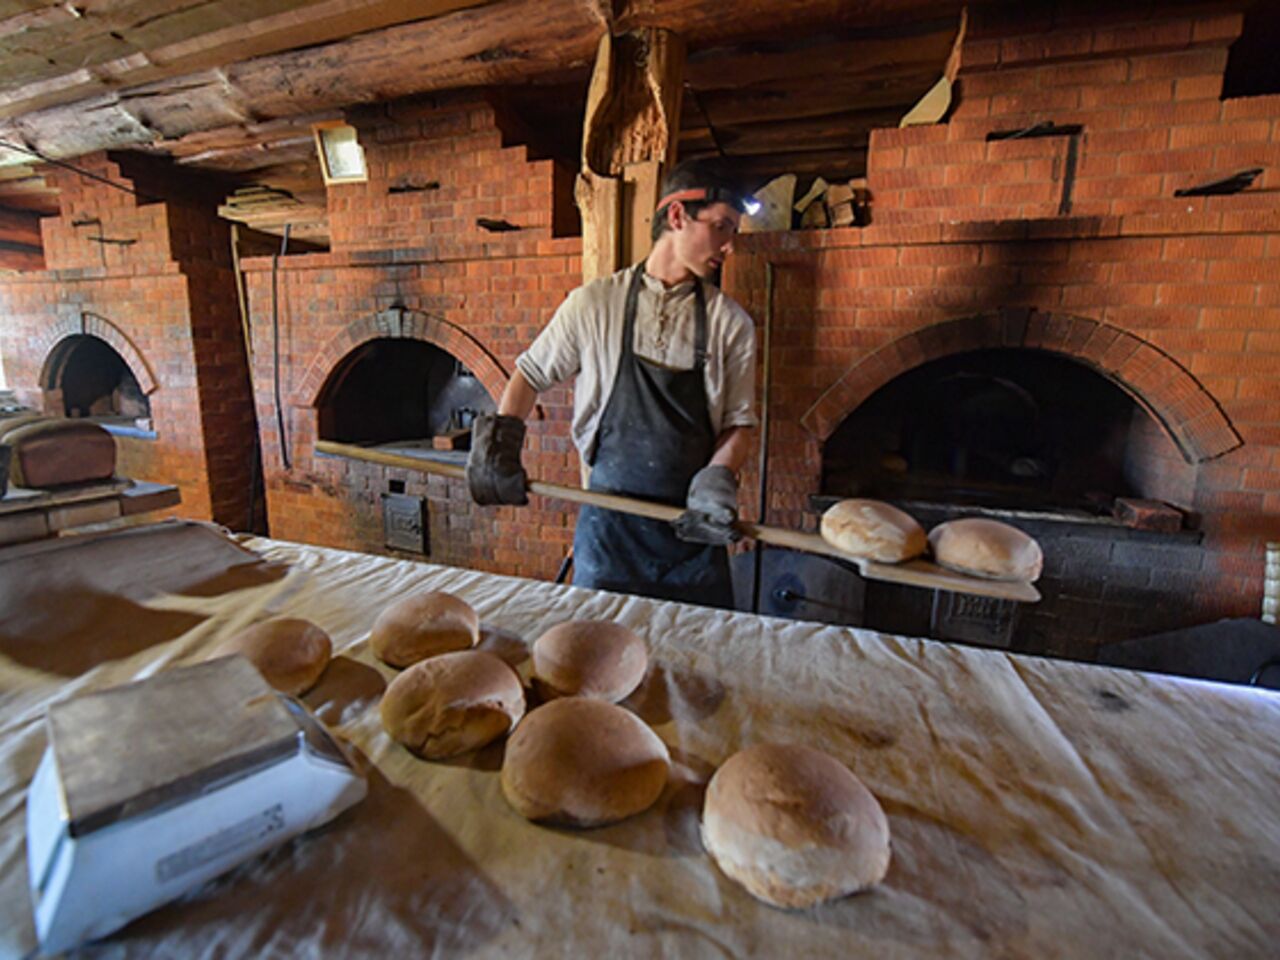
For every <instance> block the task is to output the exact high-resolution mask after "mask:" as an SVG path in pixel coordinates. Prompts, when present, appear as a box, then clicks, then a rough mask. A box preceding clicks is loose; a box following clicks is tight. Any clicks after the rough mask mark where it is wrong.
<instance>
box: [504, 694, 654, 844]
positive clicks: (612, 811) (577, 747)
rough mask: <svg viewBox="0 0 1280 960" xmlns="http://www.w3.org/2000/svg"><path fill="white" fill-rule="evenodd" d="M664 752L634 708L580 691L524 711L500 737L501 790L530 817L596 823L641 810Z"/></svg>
mask: <svg viewBox="0 0 1280 960" xmlns="http://www.w3.org/2000/svg"><path fill="white" fill-rule="evenodd" d="M670 762H671V761H670V757H669V755H668V753H667V747H666V744H664V743H663V742H662V741H661V740H660V739H658V735H657V734H656V733H654V732H653V731H652V730H650V729H649V728H648V727H647V726H646V725H645V723H644V721H643V720H641V719H640V718H639V717H637V716H636V715H635V714H633V713H630V712H629V711H627V710H625V709H623V708H622V707H619V706H615V705H614V704H612V703H605V702H604V701H603V700H589V699H587V698H585V697H564V698H562V699H560V700H552V701H551V702H550V703H548V704H544V705H543V706H541V707H538V708H537V709H536V710H531V711H530V712H529V715H528V716H526V717H525V718H524V720H522V721H521V722H520V725H519V726H518V727H516V731H515V733H513V734H512V735H511V737H510V739H508V740H507V752H506V756H505V757H504V759H503V762H502V792H503V794H505V795H506V798H507V802H508V803H510V804H511V806H512V807H513V808H515V811H516V812H517V813H519V814H520V815H521V816H522V817H526V818H527V819H529V820H534V821H539V822H545V823H554V824H560V825H562V826H568V827H598V826H602V825H604V824H606V823H614V822H616V821H618V820H622V819H625V818H626V817H629V816H632V815H633V814H636V813H640V812H641V811H642V810H647V809H648V808H649V807H650V806H652V805H653V802H654V801H655V800H657V799H658V797H659V795H660V794H661V793H662V788H663V787H664V786H665V785H666V782H667V770H668V768H669V766H670Z"/></svg>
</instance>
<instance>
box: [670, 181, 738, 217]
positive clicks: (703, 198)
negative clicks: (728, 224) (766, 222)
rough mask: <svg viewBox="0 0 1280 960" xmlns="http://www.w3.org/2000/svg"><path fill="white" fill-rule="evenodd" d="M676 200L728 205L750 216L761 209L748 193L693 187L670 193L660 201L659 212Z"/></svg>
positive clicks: (721, 188)
mask: <svg viewBox="0 0 1280 960" xmlns="http://www.w3.org/2000/svg"><path fill="white" fill-rule="evenodd" d="M676 200H682V201H683V200H691V201H695V202H698V203H720V202H723V203H727V204H729V205H730V206H732V207H733V208H734V209H735V210H737V211H738V212H739V213H745V214H746V215H747V216H750V215H751V214H753V213H756V212H758V211H759V209H760V201H758V200H757V199H756V198H755V197H753V196H751V195H750V194H746V193H738V192H737V191H736V190H728V189H726V188H725V187H691V188H690V189H688V190H676V191H674V192H672V193H668V194H667V195H666V196H665V197H663V198H662V199H661V200H659V201H658V207H657V209H658V210H662V209H663V208H664V207H666V206H667V205H668V204H670V203H673V202H675V201H676Z"/></svg>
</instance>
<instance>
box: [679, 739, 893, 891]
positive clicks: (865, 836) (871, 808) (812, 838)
mask: <svg viewBox="0 0 1280 960" xmlns="http://www.w3.org/2000/svg"><path fill="white" fill-rule="evenodd" d="M702 843H703V846H705V847H706V848H707V852H708V853H710V854H711V857H712V859H714V860H715V862H716V863H717V864H718V865H719V867H720V869H721V870H723V871H724V872H725V873H726V874H727V875H728V876H729V877H730V878H731V879H733V880H736V881H737V882H738V883H740V884H742V885H743V886H744V887H746V888H747V890H748V892H750V893H751V895H752V896H754V897H757V898H758V899H760V900H763V901H764V902H765V903H769V904H772V905H773V906H776V907H808V906H812V905H813V904H816V903H820V902H822V901H824V900H831V899H834V898H836V897H843V896H845V895H847V894H850V893H854V892H856V891H858V890H862V889H864V888H866V887H869V886H872V885H873V884H876V883H879V882H880V880H882V879H883V878H884V875H885V872H886V871H887V870H888V869H889V823H888V821H887V820H886V819H885V815H884V811H883V810H881V809H880V804H879V803H878V802H877V801H876V798H875V797H874V796H872V795H871V791H870V790H868V789H867V788H866V787H865V786H863V785H862V782H861V781H860V780H859V779H858V778H857V777H855V776H854V775H853V774H852V773H851V772H850V771H849V768H848V767H846V766H845V765H844V764H842V763H841V762H840V761H839V760H837V759H835V758H834V757H832V756H828V755H827V754H825V753H823V752H822V751H821V750H815V749H813V748H812V747H806V746H801V745H800V744H781V743H762V744H758V745H756V746H753V747H747V748H746V749H745V750H741V751H739V752H738V753H735V754H734V755H733V756H731V757H730V758H729V759H728V760H726V761H725V762H724V763H723V764H721V766H720V768H719V769H718V770H717V771H716V772H715V775H714V776H713V777H712V778H711V783H710V784H709V785H708V787H707V796H706V801H705V802H704V804H703V808H702Z"/></svg>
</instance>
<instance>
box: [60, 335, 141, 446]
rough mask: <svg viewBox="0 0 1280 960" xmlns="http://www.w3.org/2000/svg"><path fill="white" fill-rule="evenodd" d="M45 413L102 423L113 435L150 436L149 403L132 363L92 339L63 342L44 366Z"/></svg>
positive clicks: (78, 338) (72, 339) (100, 340)
mask: <svg viewBox="0 0 1280 960" xmlns="http://www.w3.org/2000/svg"><path fill="white" fill-rule="evenodd" d="M44 391H45V403H46V409H48V410H50V411H59V412H61V413H62V414H63V415H64V416H67V417H78V418H83V419H89V420H93V421H95V422H96V423H100V424H101V425H102V426H104V427H106V428H107V429H108V430H111V431H112V432H114V433H128V434H141V435H150V434H151V430H152V422H151V402H150V400H148V399H147V396H146V394H144V393H143V392H142V388H141V387H140V386H139V385H138V378H137V377H136V376H134V373H133V371H132V370H130V369H129V364H128V363H126V362H125V360H124V358H123V357H122V356H120V354H119V353H117V352H116V350H115V348H113V347H112V346H111V344H109V343H107V342H106V341H105V340H103V339H101V338H100V337H95V336H93V335H92V334H76V335H74V336H70V337H67V338H66V339H64V340H62V341H61V342H60V343H58V345H57V346H56V347H54V348H53V350H52V351H51V352H50V354H49V358H48V360H47V362H46V364H45V378H44Z"/></svg>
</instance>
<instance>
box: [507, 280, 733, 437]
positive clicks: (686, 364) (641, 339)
mask: <svg viewBox="0 0 1280 960" xmlns="http://www.w3.org/2000/svg"><path fill="white" fill-rule="evenodd" d="M630 279H631V270H630V268H628V269H626V270H620V271H618V272H617V273H615V274H613V275H612V276H609V277H602V278H600V279H599V280H594V281H592V282H591V283H588V284H586V285H584V286H581V287H579V288H578V289H576V290H574V291H573V292H572V293H570V294H569V296H568V297H567V298H566V299H565V301H564V303H562V304H561V305H560V307H559V308H558V309H557V310H556V312H555V314H554V316H552V318H551V322H550V323H548V324H547V325H546V327H545V328H543V330H542V332H541V333H540V334H539V335H538V337H537V339H535V340H534V342H533V344H532V345H531V346H530V347H529V349H528V350H526V351H525V352H524V353H522V354H520V356H518V357H517V358H516V367H518V368H519V370H520V372H521V373H522V374H524V377H525V379H526V380H528V381H529V385H530V386H531V387H533V389H534V390H536V391H538V392H539V393H541V392H542V391H543V390H546V389H548V388H549V387H552V386H554V385H555V384H557V383H563V382H564V381H566V380H568V379H570V378H571V377H577V381H576V382H575V384H574V392H573V424H572V433H573V442H574V444H575V445H576V446H577V448H578V451H579V452H580V453H581V454H582V456H583V457H584V458H585V457H586V456H587V453H588V452H589V451H590V450H591V446H592V444H593V443H594V442H595V437H596V432H597V431H598V430H599V428H600V421H601V418H602V417H603V416H604V410H605V406H606V405H607V404H608V402H609V396H610V394H611V393H612V391H613V384H614V380H615V378H616V375H617V371H618V361H619V360H620V359H621V358H622V329H623V324H624V320H625V314H626V300H627V285H628V283H629V282H630ZM693 284H694V281H692V280H689V281H686V282H684V283H680V284H677V285H676V286H674V287H667V286H665V285H664V284H663V283H662V281H660V280H656V279H654V278H653V277H650V276H649V275H648V274H645V275H644V278H643V286H642V287H641V290H640V296H639V299H638V301H637V303H636V334H635V344H634V349H635V352H636V354H637V355H638V356H640V357H642V358H644V359H645V360H648V361H650V362H652V363H656V364H659V365H661V366H664V367H667V368H669V369H673V370H691V369H693V364H694V336H695V332H696V324H697V318H696V313H695V309H694V302H695V301H694V292H693ZM703 291H704V293H705V295H706V301H707V360H706V366H705V368H704V372H705V381H706V388H707V409H708V412H709V414H710V416H711V427H712V429H713V430H714V431H715V433H716V434H717V435H719V434H721V433H723V432H724V431H725V430H728V429H729V428H731V427H753V426H755V425H756V424H757V422H758V420H757V418H756V414H755V410H754V405H755V354H756V340H755V327H754V325H753V324H752V322H751V317H750V316H749V315H748V314H747V312H746V311H745V310H743V309H742V307H740V306H739V305H738V304H737V303H735V302H734V301H733V300H732V299H731V298H729V297H728V296H726V295H725V294H724V293H723V292H722V291H721V290H719V289H718V288H717V287H715V286H713V285H711V284H704V285H703Z"/></svg>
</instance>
